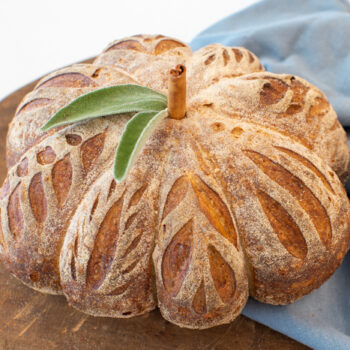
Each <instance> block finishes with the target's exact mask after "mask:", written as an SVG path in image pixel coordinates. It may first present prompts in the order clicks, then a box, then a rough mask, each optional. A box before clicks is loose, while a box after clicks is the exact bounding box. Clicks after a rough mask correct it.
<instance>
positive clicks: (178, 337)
mask: <svg viewBox="0 0 350 350" xmlns="http://www.w3.org/2000/svg"><path fill="white" fill-rule="evenodd" d="M34 85H35V83H32V84H29V85H27V86H25V87H23V88H21V89H19V90H17V91H15V92H14V93H12V94H11V95H9V96H8V97H7V98H5V99H4V100H2V101H0V181H1V183H2V182H3V180H4V178H5V176H6V165H5V139H6V133H7V125H8V123H9V121H10V120H11V118H12V116H13V115H14V112H15V109H16V107H17V105H18V103H19V102H20V100H21V99H22V98H23V96H24V95H25V94H26V93H28V92H29V91H31V90H32V89H33V87H34ZM0 349H1V350H10V349H11V350H14V349H16V350H17V349H21V350H22V349H23V350H34V349H35V350H36V349H38V350H49V349H62V350H65V349H67V350H71V349H79V350H80V349H81V350H89V349H91V350H92V349H93V350H96V349H98V350H107V349H114V350H118V349H123V350H125V349H157V350H162V349H169V350H170V349H181V350H182V349H227V350H228V349H235V350H236V349H243V350H245V349H252V350H253V349H254V350H255V349H269V350H275V349H276V350H281V349H283V350H291V349H293V350H294V349H295V350H297V349H300V350H301V349H307V348H306V347H305V346H304V345H302V344H299V343H297V342H296V341H294V340H292V339H290V338H288V337H286V336H284V335H282V334H280V333H277V332H275V331H273V330H271V329H270V328H268V327H265V326H263V325H261V324H259V323H257V322H254V321H252V320H250V319H248V318H247V317H244V316H240V317H238V318H237V319H236V320H235V321H234V322H232V323H231V324H229V325H224V326H219V327H214V328H211V329H207V330H204V331H194V330H188V329H182V328H179V327H177V326H175V325H172V324H171V323H169V322H167V321H165V320H164V319H163V318H162V317H161V315H160V313H159V311H158V310H155V311H153V312H151V313H149V314H146V315H143V316H140V317H135V318H132V319H111V318H97V317H91V316H88V315H85V314H82V313H81V312H79V311H76V310H75V309H73V308H72V307H70V306H69V305H68V304H67V302H66V300H65V298H64V297H63V296H51V295H44V294H41V293H38V292H36V291H34V290H31V289H30V288H28V287H26V286H24V285H23V284H22V283H20V282H19V281H18V280H17V279H15V278H14V277H13V276H11V275H10V274H9V273H8V271H7V270H6V269H5V268H4V267H3V266H2V265H1V264H0Z"/></svg>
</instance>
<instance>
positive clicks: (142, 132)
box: [114, 109, 168, 182]
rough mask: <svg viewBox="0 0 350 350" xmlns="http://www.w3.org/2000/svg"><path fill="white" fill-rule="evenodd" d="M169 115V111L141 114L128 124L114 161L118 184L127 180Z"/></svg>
mask: <svg viewBox="0 0 350 350" xmlns="http://www.w3.org/2000/svg"><path fill="white" fill-rule="evenodd" d="M167 115H168V110H167V109H164V110H163V111H160V112H158V111H148V112H139V113H137V114H135V115H134V117H133V118H132V119H130V120H129V122H128V123H127V124H126V126H125V129H124V131H123V134H122V136H121V139H120V141H119V144H118V147H117V151H116V155H115V160H114V178H115V180H116V181H117V182H121V181H123V180H124V179H125V177H126V176H127V174H128V172H129V170H130V168H131V166H132V164H133V163H134V161H135V159H136V157H137V155H138V153H139V152H140V150H141V149H142V147H143V146H144V145H145V143H146V142H147V140H148V138H149V136H150V135H151V134H152V132H153V131H154V129H155V128H156V127H157V125H158V124H159V122H160V121H161V120H163V118H165V117H166V116H167Z"/></svg>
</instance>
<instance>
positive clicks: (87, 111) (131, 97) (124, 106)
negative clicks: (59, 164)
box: [41, 84, 168, 131]
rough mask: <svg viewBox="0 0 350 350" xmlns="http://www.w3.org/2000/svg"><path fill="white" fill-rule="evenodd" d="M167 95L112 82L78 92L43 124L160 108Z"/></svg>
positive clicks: (46, 127)
mask: <svg viewBox="0 0 350 350" xmlns="http://www.w3.org/2000/svg"><path fill="white" fill-rule="evenodd" d="M167 104H168V102H167V97H166V96H165V95H163V94H161V93H159V92H157V91H155V90H152V89H150V88H147V87H144V86H140V85H134V84H125V85H115V86H110V87H106V88H102V89H98V90H94V91H91V92H89V93H87V94H85V95H82V96H79V97H78V98H76V99H75V100H73V101H72V102H71V103H70V104H68V105H67V106H65V107H63V108H62V109H60V110H59V111H58V112H57V113H56V114H55V115H54V116H53V117H52V118H51V119H50V120H49V121H48V122H47V123H46V124H45V125H44V126H43V127H42V128H41V130H42V131H47V130H50V129H52V128H54V127H56V126H60V125H65V124H70V123H75V122H80V121H84V120H88V119H92V118H97V117H102V116H108V115H112V114H121V113H131V112H141V111H157V112H159V111H161V110H164V109H165V108H166V107H167Z"/></svg>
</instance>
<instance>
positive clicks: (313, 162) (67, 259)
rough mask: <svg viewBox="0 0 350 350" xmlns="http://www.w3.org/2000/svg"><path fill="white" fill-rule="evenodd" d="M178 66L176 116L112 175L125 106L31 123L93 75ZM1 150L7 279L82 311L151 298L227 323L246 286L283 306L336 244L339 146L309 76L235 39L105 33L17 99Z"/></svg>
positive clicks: (146, 306) (304, 289)
mask: <svg viewBox="0 0 350 350" xmlns="http://www.w3.org/2000/svg"><path fill="white" fill-rule="evenodd" d="M179 63H180V64H185V65H186V67H187V76H188V81H187V85H188V91H187V96H188V101H187V113H186V118H184V119H182V120H173V119H169V118H167V119H164V120H163V121H162V122H161V123H160V125H159V127H158V128H157V129H156V131H155V132H154V134H153V135H152V136H151V138H150V139H149V140H148V141H147V143H146V145H145V147H144V149H143V150H142V151H141V154H140V156H139V157H138V159H137V161H136V163H135V165H134V166H133V168H132V170H131V172H130V174H129V175H128V177H127V179H126V180H125V181H124V182H123V183H121V184H116V183H115V181H114V180H113V173H112V166H113V158H114V154H115V149H116V146H117V144H118V142H119V138H120V135H121V133H122V130H123V128H124V126H125V123H126V122H127V120H128V119H129V116H128V115H122V116H118V117H115V116H110V117H103V118H100V119H95V120H91V121H89V122H82V123H78V124H75V125H72V126H65V127H61V128H59V129H55V130H53V131H50V132H48V133H42V132H41V131H40V129H39V128H40V126H42V125H43V124H44V123H45V122H46V121H47V120H48V119H49V118H50V117H51V116H52V115H53V114H54V113H55V112H56V111H58V110H59V109H60V108H62V107H63V106H64V105H66V104H67V103H69V102H70V101H71V100H72V99H74V98H76V97H78V96H80V95H82V94H84V93H86V92H89V91H92V90H95V89H98V88H100V87H102V86H110V85H116V84H125V83H136V84H141V85H145V86H148V87H151V88H153V89H156V90H157V91H160V92H163V93H167V74H168V71H169V70H170V69H171V68H173V67H174V66H175V65H176V64H179ZM7 161H8V165H9V172H8V176H7V178H6V180H5V183H4V185H3V186H2V188H1V193H0V210H1V211H0V219H1V227H2V229H1V231H0V254H1V259H2V260H3V261H4V263H5V264H6V266H7V267H8V268H9V270H10V271H11V272H12V273H13V274H14V275H15V276H16V277H18V278H19V279H20V280H21V281H22V282H23V283H25V284H27V285H29V286H30V287H32V288H34V289H37V290H39V291H41V292H45V293H52V294H62V293H63V294H64V295H65V296H66V297H67V299H68V301H69V302H70V303H71V304H72V305H73V306H74V307H76V308H78V309H79V310H81V311H83V312H85V313H88V314H91V315H94V316H109V317H125V318H126V317H132V316H136V315H140V314H143V313H145V312H148V311H150V310H152V309H153V308H155V307H156V306H158V307H159V308H160V311H161V313H162V315H163V316H164V318H166V319H167V320H169V321H170V322H173V323H175V324H177V325H179V326H181V327H187V328H197V329H204V328H208V327H212V326H216V325H219V324H223V323H228V322H231V321H232V320H233V319H234V318H235V317H237V315H239V314H240V312H241V310H242V309H243V307H244V305H245V303H246V301H247V299H248V296H249V295H250V296H252V297H254V298H255V299H257V300H259V301H262V302H266V303H270V304H288V303H291V302H294V301H295V300H297V299H299V298H301V297H302V296H304V295H306V294H308V293H310V292H311V291H312V290H313V289H315V288H318V287H319V286H320V285H321V284H322V283H323V282H324V281H325V280H327V279H328V278H329V276H331V274H332V273H333V272H334V271H335V269H336V268H337V267H338V266H339V265H340V263H341V262H342V260H343V257H344V255H345V254H346V252H347V250H348V245H349V238H350V237H349V235H350V228H349V227H350V207H349V201H348V198H347V195H346V193H345V190H344V188H343V186H342V183H341V181H340V179H342V180H344V179H345V178H346V176H347V169H348V163H349V156H348V149H347V143H346V137H345V132H344V130H343V129H342V127H341V126H340V124H339V122H338V120H337V117H336V114H335V112H334V110H333V109H332V107H331V106H330V105H329V103H328V102H327V99H326V97H325V96H324V94H322V92H320V91H319V90H318V89H317V88H315V87H314V86H312V85H311V84H309V83H307V82H306V81H305V80H303V79H301V78H298V77H295V76H291V75H284V74H273V73H269V72H265V71H264V67H263V66H262V65H261V63H260V62H259V60H258V58H257V57H256V56H254V55H253V54H252V53H251V52H249V51H248V50H246V49H244V48H229V47H225V46H223V45H219V44H216V45H209V46H207V47H205V48H203V49H201V50H198V51H197V52H194V53H191V50H190V48H189V47H188V46H187V45H185V44H184V43H182V42H179V41H178V40H176V39H172V38H167V37H163V36H134V37H129V38H125V39H123V40H119V41H116V42H114V43H112V44H111V45H109V46H108V47H107V49H106V50H105V51H104V52H103V53H102V54H101V55H100V56H99V57H98V58H97V59H96V61H95V62H94V64H92V65H73V66H71V67H68V68H65V69H63V70H59V71H57V72H55V73H52V74H50V75H49V76H47V77H45V78H43V79H42V80H41V81H40V82H39V83H38V85H37V86H36V88H35V89H34V91H32V92H31V93H29V94H28V95H27V96H26V97H25V98H24V100H23V101H22V103H21V104H20V105H19V106H18V109H17V112H16V115H15V117H14V119H13V121H12V122H11V124H10V128H9V133H8V140H7ZM339 178H340V179H339Z"/></svg>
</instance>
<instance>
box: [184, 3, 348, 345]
mask: <svg viewBox="0 0 350 350" xmlns="http://www.w3.org/2000/svg"><path fill="white" fill-rule="evenodd" d="M210 43H222V44H224V45H227V46H244V47H246V48H248V49H250V50H251V51H252V52H254V53H255V54H256V55H257V56H258V57H259V59H260V60H261V62H262V63H263V64H264V66H265V68H266V70H268V71H271V72H275V73H289V74H294V75H298V76H300V77H302V78H304V79H306V80H308V81H309V82H311V83H313V84H315V85H316V86H317V87H318V88H320V89H321V90H322V91H323V92H324V93H325V94H326V95H327V97H328V99H329V100H330V102H331V104H332V105H333V107H334V108H335V110H336V112H337V114H338V117H339V119H340V121H341V123H342V124H343V125H344V126H345V127H347V126H348V127H350V5H349V3H348V2H347V1H346V0H344V1H341V0H293V1H290V0H264V1H261V2H258V3H256V4H254V5H252V6H250V7H248V8H247V9H245V10H243V11H241V12H238V13H235V14H233V15H231V16H229V17H227V18H225V19H223V20H222V21H220V22H218V23H216V24H214V25H213V26H211V27H210V28H208V29H206V30H205V31H203V32H202V33H200V34H199V35H198V36H197V37H196V38H194V40H193V41H192V42H191V46H192V48H193V49H198V48H200V47H203V46H205V45H208V44H210ZM348 189H350V183H348ZM348 193H349V192H348ZM243 314H245V315H246V316H248V317H250V318H252V319H254V320H257V321H258V322H261V323H263V324H265V325H267V326H269V327H271V328H273V329H276V330H278V331H280V332H282V333H284V334H286V335H288V336H290V337H292V338H294V339H296V340H298V341H300V342H302V343H304V344H306V345H308V346H310V347H312V348H315V349H332V350H333V349H337V350H338V349H350V254H348V255H347V257H346V259H345V260H344V262H343V264H342V266H341V267H340V268H339V269H338V270H337V271H336V273H335V274H334V275H333V276H332V277H331V278H330V279H329V280H328V281H327V282H326V283H325V284H323V285H322V286H321V287H320V288H319V289H318V290H316V291H314V292H312V293H311V294H310V295H307V296H305V297H304V298H302V299H301V300H299V301H297V302H296V303H294V304H291V305H288V306H271V305H267V304H262V303H259V302H256V301H254V300H252V299H251V300H249V302H248V304H247V306H246V307H245V309H244V310H243Z"/></svg>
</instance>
